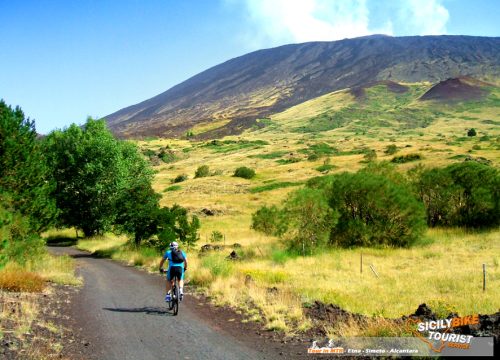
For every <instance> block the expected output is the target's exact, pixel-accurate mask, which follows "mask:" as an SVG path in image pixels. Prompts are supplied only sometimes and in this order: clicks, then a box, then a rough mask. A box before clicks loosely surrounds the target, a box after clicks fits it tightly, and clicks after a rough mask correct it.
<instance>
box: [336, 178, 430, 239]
mask: <svg viewBox="0 0 500 360" xmlns="http://www.w3.org/2000/svg"><path fill="white" fill-rule="evenodd" d="M330 206H331V207H332V208H333V209H334V210H335V211H337V212H338V213H339V221H338V223H337V225H336V226H335V227H333V229H332V231H331V235H330V243H331V244H334V245H338V246H343V247H351V246H394V247H407V246H411V245H412V244H414V243H415V242H416V241H417V240H418V238H419V237H420V236H421V235H422V234H423V232H424V230H425V211H424V207H423V205H422V204H421V203H420V202H419V201H418V200H417V199H416V198H415V197H414V196H413V194H412V193H411V191H410V190H409V189H408V188H407V187H405V186H403V185H398V184H396V183H394V182H392V181H391V180H389V179H388V178H386V177H385V176H382V175H376V174H371V173H368V172H358V173H355V174H351V173H343V174H339V175H337V176H335V177H334V178H333V186H332V190H331V195H330Z"/></svg>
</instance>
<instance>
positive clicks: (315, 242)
mask: <svg viewBox="0 0 500 360" xmlns="http://www.w3.org/2000/svg"><path fill="white" fill-rule="evenodd" d="M283 213H284V214H285V217H286V224H287V231H286V232H285V233H284V234H283V237H284V240H285V242H286V243H287V244H288V246H289V248H291V249H294V250H297V251H300V252H301V253H302V254H303V255H305V254H311V253H312V252H313V250H315V249H317V248H319V247H321V246H323V245H325V244H326V243H327V240H328V234H329V232H330V229H331V228H332V227H334V226H335V224H336V222H337V214H336V212H335V211H333V210H332V209H331V208H330V207H329V206H328V202H327V199H326V198H325V197H324V193H323V192H322V191H321V190H315V189H309V188H304V189H300V190H297V191H295V192H293V193H292V194H291V195H290V196H289V197H288V198H287V200H286V201H285V203H284V208H283Z"/></svg>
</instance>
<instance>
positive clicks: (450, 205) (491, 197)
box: [413, 161, 500, 227]
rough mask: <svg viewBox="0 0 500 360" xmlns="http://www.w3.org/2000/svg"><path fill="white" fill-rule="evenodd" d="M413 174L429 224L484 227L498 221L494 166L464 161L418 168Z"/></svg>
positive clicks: (499, 179)
mask: <svg viewBox="0 0 500 360" xmlns="http://www.w3.org/2000/svg"><path fill="white" fill-rule="evenodd" d="M414 178H415V180H414V182H413V184H414V188H415V192H416V194H417V195H418V197H419V198H420V199H421V200H422V202H423V203H424V205H425V209H426V213H427V223H428V224H429V226H438V225H439V226H466V227H487V226H495V225H497V224H499V223H500V200H499V199H500V176H499V172H498V170H497V169H495V168H493V167H490V166H488V165H484V164H481V163H478V162H476V161H466V162H463V163H459V164H453V165H450V166H448V167H446V168H443V169H425V170H421V171H419V172H417V174H416V175H415V176H414Z"/></svg>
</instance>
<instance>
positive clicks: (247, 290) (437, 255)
mask: <svg viewBox="0 0 500 360" xmlns="http://www.w3.org/2000/svg"><path fill="white" fill-rule="evenodd" d="M427 236H428V237H429V238H430V239H431V240H432V242H431V243H430V244H428V245H423V246H420V247H414V248H411V249H371V248H370V249H351V250H349V249H332V250H325V251H324V252H323V253H322V254H321V255H316V256H312V257H302V256H295V255H292V254H287V253H286V251H284V250H277V249H274V250H270V251H267V255H266V256H264V257H263V258H259V259H251V260H248V261H240V262H235V263H234V264H231V270H230V271H224V272H222V273H217V272H214V271H213V266H212V263H207V262H204V261H202V262H201V263H199V264H197V265H196V266H201V269H196V270H195V271H196V272H197V273H198V274H200V275H201V274H202V276H201V277H202V278H203V279H202V281H197V283H199V284H200V285H204V287H205V288H206V291H207V292H208V294H209V295H210V296H213V297H214V298H215V301H216V303H219V304H224V305H231V306H235V307H237V308H240V309H243V310H245V309H247V311H249V310H248V307H249V306H248V304H253V305H254V306H256V308H257V309H258V310H259V314H260V316H262V318H261V319H260V321H262V322H263V323H264V324H265V325H266V326H267V327H268V328H272V329H279V330H284V331H287V332H288V331H291V329H292V328H294V327H295V326H305V323H304V322H307V319H306V318H305V316H304V314H303V310H302V305H306V304H310V303H312V302H314V301H315V300H319V301H322V302H325V303H334V304H336V305H339V306H340V307H342V308H344V309H346V310H348V311H351V312H355V313H360V314H364V315H367V316H369V317H374V318H381V317H384V318H400V317H401V316H402V315H408V314H410V313H413V311H415V309H416V308H417V307H418V305H419V304H421V303H427V304H430V306H432V308H433V309H435V311H436V312H437V313H438V314H440V315H443V316H448V314H449V313H451V312H457V313H459V314H460V315H469V314H474V313H480V314H486V313H494V312H496V311H497V310H498V306H499V303H498V299H499V298H500V297H499V296H500V269H499V262H500V257H499V255H498V254H500V231H499V230H492V231H487V232H470V231H466V230H463V229H431V230H429V232H428V235H427ZM268 250H269V249H268ZM361 254H363V264H364V265H363V272H362V273H361V272H360V257H361ZM218 256H219V259H220V258H222V256H223V254H218ZM483 263H486V264H487V268H488V275H487V284H488V285H487V290H486V291H485V292H484V293H483V291H482V278H481V276H482V264H483ZM370 265H371V266H372V267H373V269H374V270H375V271H376V272H377V274H378V275H379V276H380V277H379V278H377V277H376V276H375V274H374V273H373V272H372V270H371V269H370ZM191 269H193V267H191ZM304 269H309V270H308V271H304ZM206 270H208V272H207V271H206ZM464 294H467V296H464ZM249 314H251V312H249ZM254 315H255V314H254ZM254 317H255V316H254ZM380 321H382V320H379V322H378V323H373V324H372V326H371V327H363V328H362V329H361V328H360V329H351V330H346V329H343V330H342V329H340V330H339V329H337V330H336V331H337V332H342V331H354V332H356V333H357V334H364V333H367V334H368V333H371V334H374V333H379V334H382V333H384V332H385V333H387V334H392V333H394V332H395V333H398V331H400V330H398V329H397V328H395V329H393V324H392V322H387V323H386V324H385V327H381V326H380ZM292 324H294V325H293V326H292ZM353 326H354V325H353ZM377 329H378V330H377Z"/></svg>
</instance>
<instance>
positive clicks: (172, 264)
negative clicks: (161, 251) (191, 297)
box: [160, 241, 187, 301]
mask: <svg viewBox="0 0 500 360" xmlns="http://www.w3.org/2000/svg"><path fill="white" fill-rule="evenodd" d="M165 260H168V270H167V283H166V284H167V286H166V290H167V295H166V296H165V301H170V300H171V295H170V292H171V290H172V286H173V284H174V279H175V277H177V278H178V279H179V297H180V298H179V300H181V301H182V298H183V297H184V289H183V287H184V271H186V270H187V256H186V253H185V252H184V251H181V250H179V244H177V242H175V241H174V242H171V243H170V250H167V252H165V255H163V258H162V259H161V261H160V273H164V272H165V271H164V270H163V263H164V262H165Z"/></svg>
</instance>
